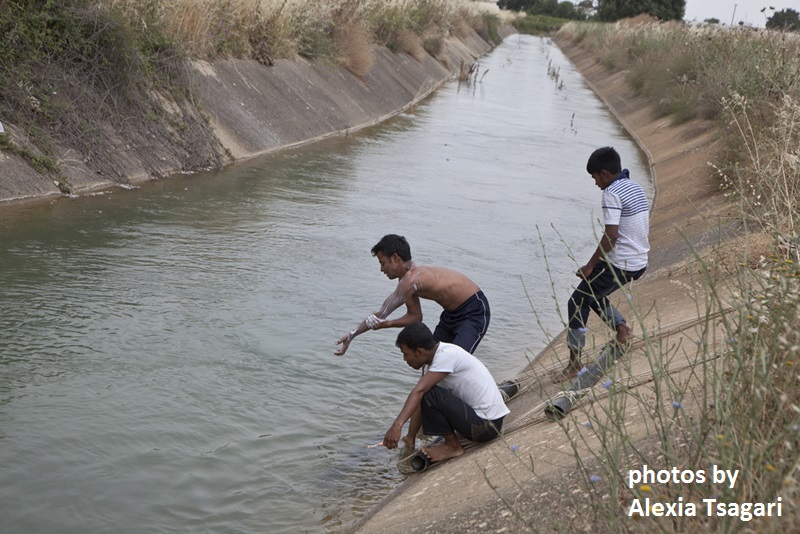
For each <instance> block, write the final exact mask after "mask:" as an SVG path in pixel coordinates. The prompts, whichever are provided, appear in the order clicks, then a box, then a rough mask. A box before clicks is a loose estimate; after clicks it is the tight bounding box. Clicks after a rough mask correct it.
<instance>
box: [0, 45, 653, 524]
mask: <svg viewBox="0 0 800 534" xmlns="http://www.w3.org/2000/svg"><path fill="white" fill-rule="evenodd" d="M548 68H549V69H550V72H551V75H550V76H548ZM478 80H479V83H477V84H476V85H475V86H472V87H466V86H459V85H458V84H457V83H456V82H452V83H449V84H447V85H445V86H444V87H443V88H442V89H441V90H439V91H438V92H437V93H436V94H435V95H434V96H433V97H432V98H430V99H428V100H427V101H425V102H424V103H423V104H420V105H418V106H416V108H414V109H413V110H411V111H409V112H408V113H405V114H403V115H402V116H399V117H397V118H395V119H393V120H391V121H389V122H388V123H386V124H384V125H381V126H380V127H377V128H373V129H370V130H368V131H363V132H360V133H359V134H357V135H353V136H350V137H342V138H337V139H333V140H328V141H325V142H323V143H318V144H315V145H313V146H309V147H306V148H304V149H301V150H294V151H291V152H285V153H282V154H279V155H275V156H270V157H264V158H260V159H257V160H252V161H249V162H246V163H242V164H237V165H234V166H232V167H230V168H228V169H226V170H224V171H223V172H220V173H214V174H207V175H195V176H182V177H177V178H172V179H169V180H165V181H162V182H159V183H154V184H147V185H146V186H144V187H142V188H140V189H137V190H135V191H116V192H113V193H109V194H104V195H97V196H86V197H82V198H79V199H75V200H72V201H66V200H59V201H57V202H54V203H48V204H46V205H39V206H5V207H2V208H0V262H2V269H0V284H1V285H0V289H1V291H0V332H2V335H1V336H0V465H2V469H1V470H0V531H2V532H7V533H11V532H14V533H47V532H53V533H81V534H86V533H95V532H97V533H101V532H118V533H138V532H215V533H225V532H231V533H233V532H237V533H256V532H296V531H298V530H308V531H311V532H315V531H316V532H319V531H324V530H326V529H327V530H335V529H338V528H340V527H342V526H343V525H346V524H348V523H350V522H352V521H353V520H355V519H357V518H358V517H360V516H362V515H363V514H364V513H365V512H366V510H368V509H369V508H370V507H371V506H373V505H374V504H376V503H377V502H379V501H380V499H382V498H383V497H385V496H386V495H387V494H388V493H389V492H390V491H391V490H392V489H393V488H394V487H396V486H397V484H398V483H399V482H400V481H401V476H400V475H399V473H398V472H397V470H396V468H395V462H396V461H397V459H398V458H399V456H398V453H397V452H389V451H386V450H385V449H382V448H380V449H368V448H366V445H368V444H370V443H375V442H376V441H380V439H381V438H382V436H383V433H384V432H385V430H386V428H387V427H388V425H389V424H390V423H391V421H392V420H393V419H394V417H395V416H396V414H397V412H398V411H399V409H400V408H401V406H402V403H403V401H404V399H405V395H406V394H407V392H408V390H409V389H410V387H411V386H412V385H413V383H414V382H415V378H416V376H415V373H414V372H413V371H412V370H411V369H409V368H408V367H407V366H406V365H405V364H404V363H403V362H402V357H401V355H400V353H399V351H398V350H397V349H396V348H395V347H394V338H395V336H396V334H397V331H396V330H381V331H379V332H369V333H367V334H364V335H363V336H360V337H359V338H357V339H356V340H355V341H354V342H353V344H352V345H351V347H350V350H349V351H348V353H347V354H346V355H345V356H344V357H335V356H334V355H333V350H334V349H335V346H334V342H335V341H336V339H338V338H339V337H340V336H341V335H342V334H344V332H346V331H349V330H350V329H352V328H353V327H354V326H355V325H356V324H357V323H358V322H359V321H360V320H361V319H363V318H364V317H365V316H366V315H367V314H369V313H371V312H372V311H374V310H375V309H377V307H378V306H379V305H380V303H381V302H382V300H383V299H384V298H385V297H386V295H388V294H389V292H391V291H392V289H393V287H394V284H395V283H394V282H392V281H389V280H387V279H386V278H385V277H384V276H383V275H382V274H381V273H380V271H379V269H378V263H377V261H376V260H375V259H374V258H373V257H371V255H370V253H369V250H370V248H371V247H372V245H374V244H375V243H376V242H377V241H378V239H380V237H381V236H383V235H384V234H386V233H399V234H402V235H405V236H406V237H407V238H408V239H409V241H410V243H411V246H412V252H413V254H414V258H415V260H417V261H419V262H421V263H428V264H440V265H445V266H448V267H452V268H454V269H457V270H460V271H462V272H464V273H466V274H468V275H469V276H470V277H471V278H473V279H474V280H475V281H476V282H477V283H478V284H479V285H480V286H481V288H482V289H483V290H484V292H485V293H486V295H487V296H488V298H489V301H490V303H491V306H492V312H493V317H492V324H491V327H490V329H489V334H488V335H487V337H486V338H485V340H484V342H483V343H482V344H481V346H480V348H479V349H478V351H477V353H476V355H477V356H478V357H479V358H480V359H481V360H483V361H484V362H485V363H486V364H487V366H488V367H489V368H490V370H491V371H492V372H493V373H494V375H495V377H496V378H497V379H498V380H500V379H503V378H508V377H510V376H513V375H514V374H515V373H516V372H518V371H519V370H521V369H522V367H524V365H525V363H526V357H529V356H531V355H532V354H533V353H535V352H536V351H537V350H538V349H540V348H541V347H542V346H543V344H544V342H545V340H546V338H547V333H549V334H555V333H557V332H558V331H559V330H560V329H561V327H562V323H561V319H560V318H559V316H558V312H557V308H556V301H557V302H559V303H563V302H564V301H565V300H566V297H567V295H568V294H569V291H571V288H572V285H573V282H574V280H576V279H575V278H574V276H573V274H572V273H573V272H574V271H575V268H576V267H577V264H576V261H581V262H583V261H585V260H586V259H588V255H589V254H590V253H591V251H592V250H593V247H594V246H595V238H594V235H595V232H596V225H594V224H593V221H596V220H597V218H598V217H600V213H599V208H598V206H599V198H600V192H599V190H597V189H596V188H595V186H594V184H593V181H592V180H591V178H590V177H589V176H588V175H587V174H586V172H585V162H586V159H587V157H588V155H589V154H590V153H591V151H592V150H593V149H594V148H597V147H598V146H602V145H607V144H611V145H614V146H615V147H617V149H618V150H619V151H620V153H621V154H622V156H623V162H624V163H625V164H626V166H627V167H629V168H630V169H631V173H632V175H633V176H634V177H636V178H638V179H639V181H640V182H645V181H647V165H646V162H644V161H643V159H642V156H641V154H640V153H639V152H638V150H637V148H636V147H635V146H634V144H633V143H632V141H631V140H630V139H629V138H628V137H627V136H626V135H625V133H624V132H623V130H622V129H621V128H620V126H619V125H618V124H617V123H616V122H615V121H614V119H613V118H612V116H611V115H610V114H609V113H608V111H607V110H606V109H605V108H604V107H603V105H602V103H601V102H600V101H598V100H597V98H596V97H595V96H594V95H593V93H592V92H591V91H590V90H589V89H588V88H587V86H586V85H585V84H584V82H583V81H582V80H581V78H580V77H579V75H578V74H577V73H576V72H575V70H574V69H573V67H572V66H571V65H570V64H569V63H568V62H567V61H566V60H565V59H564V57H563V56H562V55H561V53H560V52H559V50H558V49H557V48H555V47H554V46H552V45H551V44H549V43H547V42H546V41H542V40H539V39H535V38H531V37H521V36H514V37H511V38H509V39H507V40H506V42H505V43H503V44H502V45H501V46H500V47H498V48H497V49H496V50H495V51H493V52H492V53H491V54H490V55H488V56H487V57H485V58H483V59H482V60H481V61H480V71H479V77H478ZM543 245H544V250H545V251H546V255H547V258H546V259H545V254H544V253H543ZM573 257H574V258H575V259H573ZM526 292H527V295H526ZM554 293H555V298H556V301H554V298H553V294H554ZM423 304H424V306H423V311H424V313H425V316H426V322H428V323H429V324H430V325H431V326H433V325H434V324H435V322H436V317H437V316H438V313H439V310H438V309H437V308H436V306H435V305H431V304H430V303H423ZM562 307H563V305H562ZM534 310H535V311H536V312H537V313H538V316H539V320H538V321H537V318H536V316H535V315H534Z"/></svg>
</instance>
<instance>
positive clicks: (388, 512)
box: [351, 40, 737, 533]
mask: <svg viewBox="0 0 800 534" xmlns="http://www.w3.org/2000/svg"><path fill="white" fill-rule="evenodd" d="M557 43H558V44H559V46H560V47H561V48H562V50H563V51H564V52H565V54H566V55H567V56H568V57H569V58H570V59H571V60H572V61H573V62H574V63H575V64H576V66H577V67H578V69H579V70H580V71H581V72H582V73H583V74H584V76H585V77H586V79H587V80H588V81H589V82H590V83H591V84H592V86H593V87H594V89H595V92H596V93H597V94H598V95H599V96H600V97H601V98H603V99H604V101H605V102H606V103H607V105H608V106H609V108H610V109H611V110H612V111H613V112H614V113H615V114H616V115H617V117H618V118H619V120H620V121H621V122H622V123H623V125H624V126H625V127H626V128H627V129H628V130H629V131H630V133H631V134H632V135H633V136H634V137H635V138H636V139H637V140H638V142H639V144H640V145H641V146H642V148H643V149H644V150H645V151H646V152H647V154H648V156H649V158H650V160H651V165H652V170H653V173H654V176H655V183H656V188H657V189H656V199H655V203H654V209H653V211H652V217H651V236H650V237H651V247H652V249H651V250H652V252H651V263H650V268H649V269H648V272H647V273H646V275H645V276H644V277H643V278H642V279H640V280H639V281H637V282H635V283H634V284H633V286H631V287H629V288H627V289H628V291H629V292H630V295H631V300H630V302H629V301H628V300H627V299H626V294H625V292H623V291H619V292H617V294H615V297H616V298H615V304H617V305H618V307H619V308H620V310H621V311H622V312H623V314H625V315H626V317H628V320H629V323H630V324H632V325H633V328H634V335H635V336H636V341H635V343H634V345H633V347H632V349H631V351H630V352H629V354H628V355H627V356H626V357H625V358H624V360H623V361H622V362H621V363H620V364H618V365H617V368H616V370H615V373H616V375H615V376H616V377H617V378H619V379H621V380H622V381H623V382H626V383H628V384H630V383H631V382H636V384H637V388H636V390H637V392H639V394H640V395H639V398H640V399H641V401H640V402H638V403H629V404H628V405H626V406H624V407H622V409H623V410H624V421H625V426H626V429H627V432H628V434H629V435H630V436H631V437H632V438H633V439H634V440H637V442H639V443H641V444H644V445H646V444H647V441H648V440H656V438H655V437H653V436H650V435H649V434H650V432H651V431H652V423H651V422H648V418H649V417H650V416H649V415H648V413H649V410H650V407H649V406H648V403H655V402H662V403H669V402H673V401H672V400H670V399H668V398H664V397H663V396H662V397H661V398H660V400H656V396H655V391H654V386H653V382H652V381H650V382H648V377H649V376H650V375H651V371H650V369H651V366H650V364H649V363H648V359H647V358H648V357H647V354H652V353H653V351H648V350H647V344H646V343H645V342H644V339H645V337H647V338H648V339H650V340H651V341H650V343H658V344H660V346H661V347H662V348H663V347H667V349H666V350H662V351H661V352H662V354H666V360H669V361H663V362H661V363H663V364H664V365H665V366H666V367H668V368H671V369H672V372H673V377H674V379H675V380H676V381H677V382H678V383H683V384H687V386H688V388H689V390H691V388H692V387H694V385H693V383H692V376H693V375H692V372H691V370H683V371H681V369H682V368H683V367H685V362H686V361H692V360H696V359H697V358H698V356H699V355H701V354H700V351H701V349H700V348H699V346H700V347H702V345H703V343H701V340H702V338H703V337H704V336H706V337H707V338H708V341H709V342H711V343H713V341H714V340H713V336H714V335H715V334H716V333H715V332H713V331H703V330H702V329H701V328H699V327H698V325H699V324H700V323H702V315H703V311H704V310H705V307H704V306H703V305H702V303H703V292H702V289H700V288H701V284H700V283H699V281H700V279H701V274H700V273H701V269H699V268H698V265H697V264H698V261H697V256H696V255H695V254H694V253H693V248H694V249H695V250H699V251H701V257H703V256H704V255H705V256H707V255H710V254H712V253H714V251H715V250H717V249H718V248H719V247H716V246H715V245H717V244H718V243H719V241H720V236H721V235H724V236H728V237H732V238H733V239H734V244H735V243H736V239H735V236H736V234H737V223H736V218H735V217H734V216H733V212H732V211H731V208H730V206H729V205H728V204H727V203H726V201H725V198H724V197H723V195H722V194H721V193H720V192H719V188H718V185H717V182H716V181H715V179H714V177H713V176H712V173H711V170H710V167H709V162H713V161H714V158H715V157H716V156H715V154H717V153H718V152H719V149H720V148H721V147H720V144H721V140H720V135H719V132H718V131H717V130H716V129H715V127H714V126H713V125H712V124H711V123H709V122H704V121H701V120H697V121H694V122H690V123H688V124H684V125H681V126H678V127H674V126H672V125H671V124H670V120H669V118H657V116H656V114H655V112H654V109H653V108H652V106H650V105H648V103H647V102H646V101H644V100H643V99H640V98H638V97H636V96H634V95H633V93H632V92H631V91H630V89H629V88H628V86H627V83H626V82H625V74H624V73H616V74H609V73H608V72H607V71H606V70H605V68H604V67H603V66H602V65H601V64H600V63H599V62H598V61H597V60H596V58H595V57H593V55H592V54H590V53H587V52H586V51H584V50H582V49H580V48H579V47H576V46H573V45H571V44H569V43H567V42H565V41H560V40H557ZM623 163H624V162H623ZM734 248H735V247H734ZM733 253H735V251H733V252H730V254H733ZM716 264H717V263H716V262H712V266H713V265H716ZM711 275H712V276H717V273H713V272H712V273H711ZM720 287H724V284H722V285H721V286H720ZM722 300H723V301H724V300H725V296H724V291H723V296H722ZM631 305H633V306H634V307H635V309H636V310H637V311H636V313H634V312H633V310H632V308H631ZM723 306H724V303H723ZM592 320H593V321H595V322H594V323H592V324H590V338H589V340H588V341H587V347H591V346H592V343H594V347H595V350H597V349H599V348H600V347H602V346H603V344H604V343H605V342H606V341H608V340H609V339H610V336H611V332H610V331H609V330H608V329H607V328H606V327H605V326H603V325H601V324H598V322H597V321H596V318H595V317H593V318H592ZM532 328H533V326H532ZM643 332H647V333H648V335H647V336H644V335H643ZM567 354H568V352H567V349H566V346H565V345H564V334H563V333H562V334H561V335H560V336H559V337H558V338H556V339H555V340H554V341H553V342H552V343H551V344H550V346H548V347H547V348H546V349H544V350H543V351H542V353H541V354H540V355H538V357H537V359H535V361H534V363H533V364H532V365H531V366H530V367H529V369H527V370H526V371H525V372H524V373H523V374H522V375H521V378H522V379H523V381H524V384H525V386H526V388H525V390H524V392H523V393H521V394H520V395H519V396H517V397H516V398H514V399H512V400H511V402H510V403H509V406H510V408H511V410H512V414H511V415H510V416H509V417H508V418H507V420H506V425H505V426H506V428H505V430H506V433H505V437H504V439H501V440H496V441H494V442H492V443H490V444H488V445H484V446H480V447H475V448H471V449H468V450H467V452H466V454H465V455H464V456H462V457H461V458H458V459H455V460H451V461H448V462H446V463H443V464H442V465H438V466H434V467H433V468H432V469H430V470H429V471H426V472H424V473H421V474H414V475H411V476H409V477H408V478H407V480H406V481H405V482H404V483H403V484H402V486H401V487H400V488H398V490H397V491H395V492H394V493H393V494H392V495H391V496H390V497H389V498H388V499H387V500H386V501H385V502H384V503H383V504H382V505H381V506H379V507H377V508H376V509H375V510H373V511H372V512H371V514H370V515H368V516H367V517H365V518H364V519H362V520H361V521H360V522H359V523H358V524H356V525H353V526H352V527H351V530H352V531H355V532H359V533H370V532H381V533H387V532H404V533H410V532H529V531H532V530H539V531H543V532H555V531H561V532H576V531H592V532H594V531H598V530H599V531H605V530H606V529H607V528H608V527H606V526H605V525H598V523H597V522H594V521H593V519H592V514H591V512H592V510H591V509H590V500H589V498H588V491H600V492H601V494H602V492H606V494H605V495H603V498H608V496H607V493H608V490H609V488H608V487H607V486H604V484H605V482H604V481H603V480H600V481H599V482H597V483H596V484H594V485H592V484H589V483H587V481H586V479H587V477H588V476H589V473H590V472H591V467H592V465H593V463H595V453H596V452H597V451H600V450H602V448H603V445H602V443H601V441H602V440H601V439H599V438H598V435H597V433H595V432H591V431H589V430H588V429H587V428H586V427H585V424H586V422H587V421H588V419H589V417H590V416H591V417H593V418H597V419H595V420H596V421H598V420H600V419H602V415H598V414H601V413H602V409H600V410H598V409H597V408H602V407H603V406H605V404H603V403H604V402H605V403H608V402H609V401H608V398H607V397H605V398H604V397H603V391H602V389H599V390H598V393H597V399H596V401H595V402H589V401H585V402H583V403H581V404H579V405H578V406H577V407H576V409H575V410H573V411H572V412H571V413H570V414H569V416H568V417H567V418H566V419H565V420H564V421H563V422H562V423H561V424H559V423H555V422H552V421H550V420H548V419H547V418H546V417H544V416H543V415H542V412H543V407H544V406H545V404H546V402H547V399H549V398H551V397H552V396H553V395H555V394H557V393H558V392H559V391H560V390H561V389H563V388H564V385H563V384H562V385H554V384H552V381H551V380H550V378H549V376H550V374H551V373H552V370H553V369H555V368H558V367H559V366H561V365H563V362H565V361H566V358H567ZM682 402H683V406H684V408H685V409H686V410H687V411H688V410H691V406H690V404H691V403H692V402H693V401H692V400H691V399H689V400H684V401H682ZM565 430H566V431H567V432H569V433H570V435H571V436H573V437H576V438H578V440H577V441H578V446H577V447H576V448H575V449H573V447H572V446H571V445H570V444H569V442H568V440H567V439H565ZM653 445H657V442H656V441H653ZM578 456H579V457H580V458H581V459H582V463H583V464H584V466H583V467H584V468H583V469H579V468H578V466H577V464H578V462H577V460H576V458H577V457H578ZM590 487H591V488H590ZM623 505H624V504H623Z"/></svg>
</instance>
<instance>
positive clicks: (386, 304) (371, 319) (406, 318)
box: [334, 280, 422, 356]
mask: <svg viewBox="0 0 800 534" xmlns="http://www.w3.org/2000/svg"><path fill="white" fill-rule="evenodd" d="M415 291H416V290H415V287H414V286H413V285H412V284H404V283H403V281H402V280H401V281H400V283H399V284H398V285H397V289H395V290H394V292H393V293H392V294H391V295H389V296H388V297H387V298H386V300H385V301H383V305H382V306H381V308H380V309H379V310H378V311H376V312H375V313H373V314H372V315H370V316H368V317H367V318H366V319H364V320H363V321H361V322H360V323H359V324H358V326H356V327H355V328H354V329H353V330H351V331H350V332H348V333H346V334H345V335H343V336H342V337H341V338H339V341H337V342H336V344H337V345H341V348H339V349H337V350H335V351H334V354H335V355H336V356H341V355H343V354H344V353H345V352H347V348H348V347H349V346H350V343H351V342H352V341H353V339H354V338H355V337H356V336H359V335H361V334H363V333H364V332H366V331H367V330H378V329H380V328H395V327H403V326H407V325H410V324H411V323H414V322H418V321H422V306H421V305H420V302H419V297H417V296H416V295H415ZM404 302H405V303H406V313H405V315H403V316H402V317H400V318H398V319H394V320H392V321H386V318H387V317H388V316H389V315H390V314H391V313H392V312H393V311H394V310H396V309H397V308H399V307H400V305H402V304H403V303H404Z"/></svg>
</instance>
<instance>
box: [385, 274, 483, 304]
mask: <svg viewBox="0 0 800 534" xmlns="http://www.w3.org/2000/svg"><path fill="white" fill-rule="evenodd" d="M409 263H410V266H409V270H408V272H407V273H406V275H405V276H403V278H401V279H400V282H399V283H398V288H397V292H398V293H400V294H402V295H409V294H413V295H416V296H418V297H419V298H423V299H427V300H433V301H435V302H436V303H437V304H438V305H439V306H441V307H442V308H444V309H445V310H448V311H453V310H455V309H456V308H458V307H459V306H461V305H462V304H464V302H465V301H466V300H467V299H468V298H470V297H471V296H472V295H474V294H475V293H477V292H478V291H480V288H479V287H478V285H477V284H476V283H475V282H473V281H472V280H470V279H469V278H467V277H466V276H465V275H463V274H461V273H459V272H458V271H454V270H452V269H448V268H447V267H434V266H430V265H417V264H415V263H414V262H409ZM404 300H405V299H404Z"/></svg>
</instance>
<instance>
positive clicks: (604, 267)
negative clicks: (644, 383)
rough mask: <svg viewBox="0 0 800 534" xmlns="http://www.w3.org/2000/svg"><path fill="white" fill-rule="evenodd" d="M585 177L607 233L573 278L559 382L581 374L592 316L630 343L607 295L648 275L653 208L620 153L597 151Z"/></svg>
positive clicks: (626, 329) (621, 340)
mask: <svg viewBox="0 0 800 534" xmlns="http://www.w3.org/2000/svg"><path fill="white" fill-rule="evenodd" d="M586 171H587V172H588V173H589V174H590V175H591V176H592V178H593V179H594V183H595V185H597V187H599V188H600V189H601V190H602V191H603V203H602V206H603V224H604V225H605V229H604V232H603V236H602V238H601V239H600V244H599V245H598V246H597V249H596V250H595V251H594V254H592V257H591V259H590V260H589V262H588V263H587V264H586V265H584V266H583V267H581V268H580V269H578V271H577V272H576V273H575V274H576V276H578V278H581V282H580V284H578V287H577V289H575V291H574V292H573V293H572V296H571V297H570V299H569V302H568V304H567V313H568V315H569V325H568V328H569V329H568V331H567V346H568V347H569V363H568V364H567V366H566V368H564V370H563V371H562V372H561V374H560V376H559V377H558V379H557V380H558V381H561V380H566V379H568V378H574V377H575V376H576V375H577V374H578V371H580V369H581V366H582V365H581V350H582V349H583V345H584V343H585V338H586V322H587V321H588V319H589V311H590V310H594V312H595V313H597V314H598V315H599V316H600V318H601V319H603V321H604V322H605V323H606V324H608V325H609V326H610V327H611V328H613V329H614V330H615V331H616V333H617V342H618V343H619V344H621V345H626V344H627V343H628V341H629V338H630V333H631V329H630V327H628V325H627V324H626V322H625V317H623V316H622V314H621V313H620V312H619V310H617V309H616V308H615V307H614V306H612V305H611V302H609V300H608V295H610V294H611V293H612V292H614V291H615V290H617V289H618V288H620V287H622V286H623V285H625V284H627V283H628V282H630V281H632V280H638V279H639V278H640V277H641V276H642V275H643V274H644V272H645V270H646V269H647V253H648V252H649V250H650V244H649V242H648V238H647V234H648V232H649V227H650V204H649V202H648V201H647V197H646V196H645V194H644V191H643V190H642V188H641V187H640V186H639V184H637V183H636V182H634V181H633V180H631V179H630V175H629V173H628V169H622V165H621V163H620V157H619V154H618V153H617V151H616V150H614V149H613V148H612V147H610V146H609V147H604V148H598V149H597V150H595V151H594V152H593V153H592V155H591V156H590V157H589V161H588V162H587V164H586Z"/></svg>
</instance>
